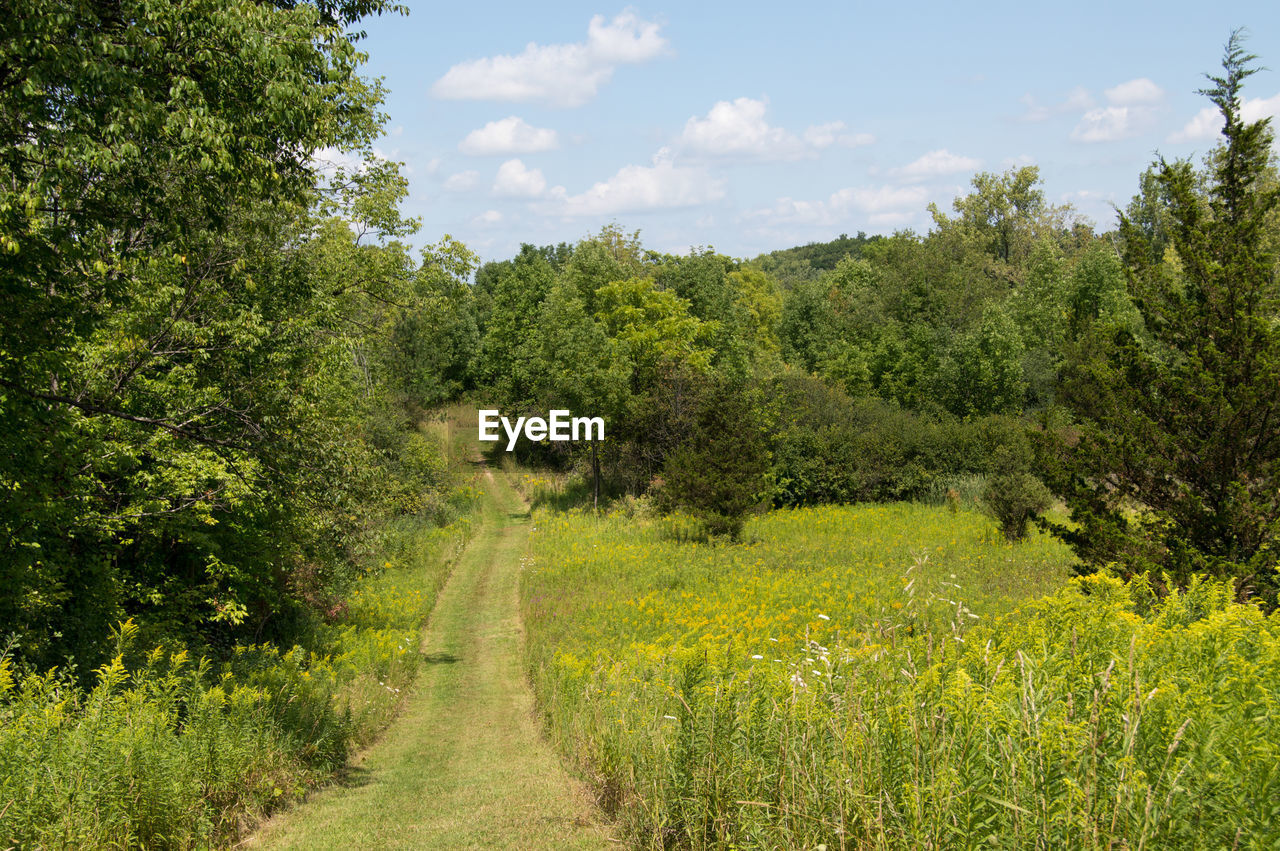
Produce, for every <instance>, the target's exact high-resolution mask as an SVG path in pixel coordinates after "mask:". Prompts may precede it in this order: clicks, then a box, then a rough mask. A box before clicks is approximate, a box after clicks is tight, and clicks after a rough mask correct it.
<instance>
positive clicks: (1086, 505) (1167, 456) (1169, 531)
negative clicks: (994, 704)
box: [1044, 34, 1280, 603]
mask: <svg viewBox="0 0 1280 851" xmlns="http://www.w3.org/2000/svg"><path fill="white" fill-rule="evenodd" d="M1252 60H1253V57H1252V56H1249V55H1246V54H1245V53H1244V50H1243V48H1242V47H1241V44H1240V37H1239V34H1236V35H1234V36H1233V37H1232V39H1231V41H1230V42H1229V43H1228V45H1227V48H1226V55H1225V58H1224V61H1223V68H1224V71H1223V76H1220V77H1217V76H1210V77H1209V80H1210V82H1211V83H1212V84H1213V85H1212V87H1211V88H1209V89H1207V90H1205V91H1204V94H1206V95H1207V96H1208V97H1209V99H1210V100H1211V101H1212V102H1213V103H1214V105H1215V106H1217V107H1218V109H1219V111H1220V112H1221V114H1222V116H1223V119H1224V122H1225V129H1224V131H1223V132H1224V140H1223V143H1222V146H1221V147H1220V148H1219V149H1218V150H1216V151H1215V152H1214V153H1213V154H1212V155H1211V156H1210V158H1209V160H1208V163H1207V171H1206V172H1205V173H1204V174H1203V175H1201V174H1197V172H1196V171H1195V170H1194V169H1193V168H1192V166H1191V164H1190V163H1187V162H1173V163H1170V162H1166V161H1164V160H1160V161H1159V162H1158V163H1157V166H1156V172H1155V177H1154V179H1155V180H1156V181H1157V183H1158V186H1159V192H1158V193H1155V194H1157V195H1159V196H1162V197H1164V198H1167V200H1168V208H1167V215H1165V216H1161V217H1159V219H1160V220H1161V221H1166V222H1167V224H1168V229H1167V239H1168V244H1169V245H1170V246H1171V249H1172V250H1171V251H1166V252H1165V253H1164V255H1163V256H1156V252H1155V250H1154V248H1153V246H1152V240H1154V239H1158V238H1165V237H1163V236H1161V235H1162V234H1164V233H1165V226H1164V225H1161V226H1160V228H1159V229H1157V231H1153V230H1152V227H1151V226H1150V223H1144V222H1143V221H1133V220H1131V219H1129V218H1128V216H1122V217H1121V233H1122V235H1123V238H1124V245H1125V249H1126V253H1125V258H1124V260H1125V266H1126V272H1127V275H1128V282H1129V289H1130V293H1131V295H1132V297H1133V301H1134V305H1135V307H1136V309H1137V311H1138V313H1139V314H1140V316H1141V321H1142V326H1141V332H1140V333H1134V332H1133V331H1132V330H1130V329H1129V328H1123V327H1121V328H1117V327H1115V326H1114V325H1113V326H1110V327H1108V326H1103V327H1098V328H1096V330H1095V332H1094V333H1093V334H1091V335H1086V336H1085V337H1084V338H1083V339H1082V340H1081V342H1080V343H1079V345H1078V346H1077V347H1076V348H1075V349H1074V350H1073V354H1072V360H1071V363H1070V364H1069V370H1068V376H1067V382H1066V384H1065V386H1064V390H1063V401H1064V403H1065V404H1066V405H1068V406H1069V407H1070V409H1071V410H1072V412H1073V413H1074V414H1075V415H1076V417H1077V418H1078V422H1079V425H1078V428H1077V429H1076V430H1075V434H1073V435H1071V436H1065V435H1057V436H1056V439H1050V440H1047V441H1046V443H1045V448H1044V456H1045V464H1046V466H1047V468H1048V470H1049V477H1048V481H1049V483H1050V485H1051V487H1052V488H1053V489H1054V490H1055V491H1056V492H1057V493H1058V494H1060V495H1061V496H1062V497H1063V499H1064V500H1065V501H1066V502H1067V504H1068V506H1069V507H1070V508H1071V515H1072V519H1073V520H1074V521H1075V523H1076V524H1077V525H1076V527H1075V528H1073V529H1066V528H1064V527H1060V528H1059V531H1060V533H1061V534H1063V535H1064V537H1066V538H1067V539H1068V540H1070V541H1071V542H1072V543H1073V545H1074V546H1075V547H1076V549H1077V550H1078V551H1079V552H1080V554H1081V556H1082V557H1084V558H1086V559H1087V560H1088V561H1089V562H1090V563H1091V564H1094V565H1097V564H1103V563H1107V562H1110V561H1113V560H1119V561H1121V562H1122V563H1123V568H1122V569H1123V570H1124V571H1125V572H1126V574H1128V573H1137V572H1142V571H1144V570H1156V571H1157V572H1158V573H1160V572H1162V573H1163V574H1164V575H1167V576H1168V577H1169V580H1170V581H1172V582H1174V583H1176V584H1179V585H1185V584H1186V583H1187V582H1188V581H1189V578H1190V576H1191V575H1192V574H1193V573H1208V574H1210V575H1213V576H1217V577H1235V578H1236V579H1237V580H1238V581H1239V582H1240V583H1241V585H1242V591H1243V592H1244V593H1258V594H1261V595H1262V596H1263V597H1264V598H1265V599H1267V600H1268V601H1270V602H1272V603H1274V600H1275V597H1274V594H1275V590H1276V587H1277V582H1278V580H1280V575H1278V574H1277V567H1280V562H1277V543H1278V540H1277V534H1278V533H1280V501H1277V499H1276V485H1277V482H1280V408H1278V406H1280V395H1278V394H1277V393H1276V388H1277V387H1280V326H1278V325H1277V324H1276V321H1275V317H1276V315H1277V311H1278V310H1280V291H1277V287H1276V280H1277V278H1276V268H1277V259H1278V255H1277V253H1276V246H1275V245H1274V240H1273V238H1272V236H1271V234H1270V233H1269V230H1270V228H1271V227H1272V226H1273V223H1274V222H1273V219H1272V217H1273V215H1274V211H1275V210H1276V208H1277V205H1280V190H1277V188H1276V186H1275V184H1274V182H1273V181H1272V180H1271V179H1270V177H1269V169H1270V161H1271V156H1272V154H1271V143H1272V138H1273V136H1272V132H1271V128H1270V124H1269V121H1268V120H1263V121H1258V122H1255V123H1252V124H1246V123H1244V121H1243V119H1242V117H1241V101H1240V97H1241V94H1240V92H1241V86H1242V84H1243V82H1244V80H1245V79H1246V78H1247V77H1248V76H1249V75H1251V74H1252V73H1253V72H1254V70H1255V69H1254V68H1252V67H1251V65H1250V63H1251V62H1252ZM1053 437H1054V436H1053V435H1050V438H1053ZM1134 509H1136V510H1134Z"/></svg>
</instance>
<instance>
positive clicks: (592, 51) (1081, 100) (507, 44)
mask: <svg viewBox="0 0 1280 851" xmlns="http://www.w3.org/2000/svg"><path fill="white" fill-rule="evenodd" d="M408 5H409V8H410V13H409V14H408V16H398V15H387V16H382V17H377V18H370V19H367V20H365V21H362V22H361V23H360V24H359V28H360V29H362V30H364V31H365V33H366V36H365V38H364V39H362V40H361V42H360V49H361V50H363V51H365V52H367V53H368V54H369V60H368V63H367V64H366V66H365V69H364V72H365V74H366V76H372V77H381V78H382V79H383V83H384V85H385V86H386V88H387V95H386V102H385V105H384V107H383V108H384V111H385V112H386V113H387V116H388V118H387V122H386V125H385V135H384V136H383V138H381V139H379V140H378V141H377V143H376V146H375V148H376V152H377V153H378V154H379V155H382V156H385V157H387V158H389V159H392V160H396V161H399V162H401V163H403V164H404V168H403V173H404V174H405V175H406V176H407V178H408V180H409V184H410V192H409V197H408V198H407V199H406V201H405V203H404V204H403V209H404V211H405V212H406V214H408V215H410V216H416V217H418V218H420V219H421V221H422V229H421V232H420V233H419V234H418V235H417V236H416V237H415V240H414V241H415V243H416V244H417V245H419V246H422V245H426V244H428V243H432V242H435V241H437V240H439V239H440V238H441V237H443V236H444V235H446V234H448V235H450V236H452V237H454V238H456V239H459V240H461V241H462V242H464V243H465V244H466V245H467V246H468V247H470V248H471V250H473V251H474V252H476V253H477V254H478V255H480V257H481V259H482V260H497V259H504V258H507V257H510V256H512V255H514V254H515V253H516V251H517V250H518V249H519V246H520V244H521V243H532V244H535V245H545V244H554V243H559V242H576V241H577V240H579V239H582V238H584V237H586V236H588V235H590V234H592V233H596V232H598V231H599V230H600V229H601V228H602V227H604V226H606V225H609V224H613V223H616V224H617V225H618V226H620V227H621V228H623V230H625V231H627V232H632V231H637V230H638V231H640V236H641V239H642V241H643V242H644V244H645V246H646V247H648V248H651V249H655V250H658V251H665V252H671V253H688V252H689V251H690V250H691V249H694V248H697V249H702V248H708V247H709V248H714V249H715V250H717V251H719V252H721V253H724V254H728V255H730V256H733V257H741V258H749V257H754V256H756V255H758V254H760V253H763V252H767V251H772V250H775V249H780V248H787V247H790V246H793V245H801V244H804V243H807V242H814V241H825V240H829V239H833V238H835V237H837V236H839V235H840V234H842V233H847V234H850V235H853V234H856V233H857V232H859V231H865V232H866V233H868V234H872V233H884V234H889V233H893V232H895V231H898V230H904V229H912V230H914V231H916V232H917V233H925V232H927V231H928V230H929V227H930V223H931V221H932V219H931V217H930V214H929V211H928V206H929V204H930V203H936V204H937V205H938V206H939V207H941V208H942V209H943V210H949V209H950V206H951V202H952V200H953V199H954V198H956V197H957V196H958V195H962V194H964V193H965V192H966V191H967V188H968V186H969V181H970V180H971V179H972V178H973V176H974V174H976V173H978V172H983V171H986V172H995V173H1000V172H1004V171H1006V170H1008V169H1010V168H1013V167H1018V166H1022V165H1035V166H1038V167H1039V169H1040V174H1041V177H1042V179H1043V183H1042V189H1043V190H1044V192H1045V194H1046V197H1047V198H1048V199H1049V200H1050V201H1051V202H1052V203H1055V204H1070V205H1072V207H1074V208H1075V210H1076V211H1077V212H1078V213H1079V214H1080V215H1082V216H1083V217H1085V218H1087V219H1088V220H1090V221H1091V222H1092V223H1093V224H1094V225H1095V227H1097V228H1098V229H1099V230H1105V229H1110V228H1111V227H1113V226H1114V224H1115V220H1116V212H1115V207H1116V206H1119V207H1124V206H1125V205H1126V204H1127V203H1128V201H1129V199H1130V198H1131V197H1132V196H1133V194H1134V192H1135V191H1136V188H1137V185H1138V178H1139V175H1140V174H1141V172H1142V171H1143V169H1145V168H1146V167H1147V166H1149V165H1150V164H1151V162H1152V161H1153V160H1154V159H1155V158H1156V157H1158V156H1163V157H1165V158H1167V159H1174V158H1179V157H1191V158H1194V159H1196V160H1199V159H1200V158H1201V157H1203V155H1204V154H1205V152H1206V151H1208V150H1209V149H1210V148H1211V147H1212V146H1213V144H1214V142H1215V139H1216V138H1217V134H1218V132H1219V125H1218V123H1217V122H1216V121H1215V114H1214V112H1213V111H1212V109H1211V108H1210V104H1209V102H1208V101H1207V100H1206V99H1205V98H1204V97H1203V96H1201V95H1198V94H1197V93H1196V91H1197V89H1200V88H1203V87H1204V86H1205V84H1206V80H1205V78H1204V74H1205V72H1211V73H1216V72H1218V71H1220V70H1221V60H1222V53H1223V46H1224V44H1225V43H1226V41H1227V38H1228V37H1229V35H1230V34H1231V32H1232V31H1233V30H1234V29H1237V28H1241V27H1244V28H1246V29H1247V32H1248V40H1247V41H1246V42H1245V46H1246V48H1247V49H1248V50H1249V52H1251V53H1255V54H1257V55H1258V57H1259V64H1260V65H1262V66H1270V67H1272V68H1276V69H1280V4H1278V3H1275V2H1274V0H1273V2H1236V3H1233V2H1219V3H1208V2H1201V3H1194V4H1193V3H1185V2H1180V0H1174V2H1163V3H1141V4H1139V3H1127V4H1118V5H1117V4H1114V3H1098V2H1072V3H1058V4H1053V5H1052V6H1048V5H1046V6H1045V7H1044V8H1037V7H1036V6H1035V5H1033V4H1029V3H1025V2H1022V3H1012V2H984V3H982V4H966V3H956V2H954V0H952V2H947V3H912V2H899V3H877V4H867V3H859V2H846V3H838V4H837V3H804V2H799V3H790V4H786V3H777V2H774V3H770V4H767V5H766V4H762V3H755V2H750V1H749V0H736V1H735V2H732V3H729V2H696V3H689V2H685V3H679V4H662V3H655V4H649V3H646V4H644V5H619V4H614V5H607V4H605V3H603V2H601V0H594V1H593V2H561V3H555V4H530V3H510V2H484V3H471V4H463V3H455V4H425V3H414V2H410V3H408ZM446 5H447V6H448V8H442V6H446ZM1245 96H1246V103H1245V112H1246V117H1251V118H1257V117H1261V116H1263V115H1277V114H1280V71H1271V70H1262V71H1259V72H1258V73H1257V74H1255V75H1254V76H1253V77H1251V78H1250V79H1249V80H1248V81H1247V82H1246V84H1245ZM1277 123H1280V122H1277ZM335 156H338V155H335Z"/></svg>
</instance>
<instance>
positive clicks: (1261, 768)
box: [522, 505, 1280, 848]
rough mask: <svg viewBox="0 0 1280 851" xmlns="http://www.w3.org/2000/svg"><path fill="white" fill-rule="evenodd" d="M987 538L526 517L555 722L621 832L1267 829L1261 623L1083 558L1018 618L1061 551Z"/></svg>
mask: <svg viewBox="0 0 1280 851" xmlns="http://www.w3.org/2000/svg"><path fill="white" fill-rule="evenodd" d="M985 528H987V527H986V524H985V521H983V519H982V518H981V517H980V516H979V515H975V514H973V513H970V512H966V511H961V512H960V513H959V514H957V515H954V516H953V515H951V514H950V513H948V512H947V511H946V510H945V509H942V508H924V507H920V506H907V505H897V506H876V507H867V508H858V509H848V508H830V507H827V508H818V509H803V510H797V511H783V512H775V513H774V514H772V515H770V516H769V517H767V518H762V519H760V520H757V521H754V522H753V524H752V526H751V535H752V537H753V538H756V539H758V540H759V541H760V543H759V544H758V545H757V546H755V547H752V548H744V549H738V548H723V547H720V548H716V547H703V546H700V545H692V546H690V545H683V546H681V545H676V544H672V543H664V542H662V541H660V540H658V539H657V537H656V534H655V530H654V529H653V527H651V526H650V527H646V525H645V524H643V523H639V524H638V523H637V522H636V521H635V520H633V519H624V518H622V517H618V518H611V519H609V520H607V521H605V522H603V523H599V522H591V521H588V520H587V519H586V518H580V517H576V516H572V515H570V516H564V515H559V516H552V515H542V516H540V517H539V519H538V532H537V534H536V536H535V541H534V556H533V558H534V561H533V565H532V568H531V570H530V571H529V573H527V574H526V578H525V581H524V583H523V588H522V599H523V605H524V610H525V616H526V623H528V624H529V631H530V632H529V647H530V653H531V658H530V665H531V670H532V674H533V678H534V682H535V686H536V689H537V694H538V698H539V704H540V706H541V708H542V711H543V713H544V715H545V717H546V718H547V721H548V723H549V724H550V728H551V731H552V735H553V737H554V739H555V740H556V742H557V743H558V744H559V746H560V747H561V748H562V750H563V751H564V752H565V753H566V754H567V755H569V757H570V758H571V759H574V760H575V761H576V762H577V763H578V764H579V765H580V766H582V768H583V770H584V771H586V772H588V773H589V776H592V777H593V778H595V782H596V787H597V789H598V791H599V793H600V795H601V799H602V801H604V803H605V805H606V806H607V807H609V808H611V809H612V811H614V812H615V814H616V816H617V818H618V820H619V822H620V823H621V824H622V825H623V826H624V827H625V828H626V829H627V830H628V832H629V833H630V834H631V836H632V839H633V841H634V842H635V843H636V844H637V845H638V846H640V847H653V848H663V847H672V846H687V847H692V848H710V847H727V846H738V847H746V846H751V847H792V848H800V847H810V848H811V847H818V846H819V845H825V846H826V847H828V848H838V847H841V846H844V847H867V848H895V847H980V846H981V847H987V846H991V845H995V846H999V847H1085V848H1108V847H1115V846H1117V845H1120V844H1123V845H1126V846H1128V847H1138V846H1140V845H1145V846H1147V847H1201V846H1203V847H1229V846H1231V845H1233V844H1236V843H1238V844H1239V845H1241V846H1246V845H1248V846H1259V847H1262V846H1268V845H1271V844H1274V843H1275V842H1276V840H1277V837H1278V836H1280V825H1277V823H1276V821H1275V815H1274V812H1273V810H1274V807H1273V804H1272V801H1273V798H1274V795H1273V789H1274V784H1275V781H1276V765H1277V764H1280V752H1278V751H1277V744H1276V743H1277V742H1278V741H1280V729H1277V726H1276V719H1277V718H1280V715H1278V714H1277V709H1278V708H1280V692H1277V688H1276V683H1277V682H1278V681H1280V680H1277V673H1280V667H1278V666H1280V621H1278V620H1277V616H1276V615H1272V616H1269V617H1268V616H1264V615H1263V614H1262V613H1261V612H1260V611H1259V610H1258V609H1257V608H1256V607H1254V606H1252V605H1241V604H1236V603H1233V602H1232V601H1231V598H1232V596H1233V595H1232V591H1231V589H1230V587H1229V586H1224V585H1222V584H1219V583H1211V582H1206V583H1193V584H1192V585H1191V586H1190V587H1189V588H1188V590H1187V591H1186V593H1185V594H1176V593H1175V594H1173V595H1171V596H1170V597H1168V598H1167V599H1165V600H1164V601H1162V602H1159V603H1154V602H1153V599H1152V595H1151V589H1150V587H1149V586H1147V585H1146V584H1145V583H1143V582H1141V581H1134V582H1132V583H1128V584H1125V583H1122V582H1121V581H1119V580H1117V579H1115V578H1112V577H1110V576H1106V575H1101V574H1099V575H1097V576H1094V577H1090V578H1088V579H1086V580H1082V581H1081V585H1080V587H1079V588H1078V589H1077V588H1071V589H1067V590H1062V591H1059V592H1058V593H1056V594H1055V595H1054V596H1051V597H1047V598H1044V599H1042V600H1039V601H1036V602H1023V603H1022V604H1021V606H1019V607H1017V608H1013V601H1009V600H1002V599H1000V596H1001V593H1002V592H1003V593H1009V594H1010V595H1011V596H1014V597H1015V598H1016V599H1017V600H1021V601H1026V600H1027V599H1028V598H1029V597H1031V596H1034V595H1036V594H1039V593H1044V592H1046V591H1050V590H1052V589H1053V588H1055V587H1056V586H1058V584H1059V583H1060V582H1061V581H1062V576H1063V573H1064V572H1065V571H1066V569H1067V562H1068V560H1069V559H1068V555H1067V553H1066V552H1065V551H1064V548H1062V547H1061V546H1060V545H1057V544H1056V543H1055V542H1053V541H1052V540H1050V539H1048V538H1047V537H1045V536H1042V535H1039V534H1037V535H1036V536H1035V537H1034V539H1033V541H1032V542H1030V543H1028V544H1023V545H1021V546H1019V547H1018V548H1016V549H1013V548H1011V547H1010V545H1009V544H1006V543H1003V542H996V541H993V540H992V539H991V538H990V537H988V536H987V535H988V533H987V532H985V531H983V530H984V529H985ZM908 530H909V531H908ZM1033 553H1034V555H1033ZM953 574H954V577H953ZM1032 576H1034V577H1035V578H1034V579H1033V580H1032V581H1028V579H1030V578H1031V577H1032ZM1082 592H1083V593H1082ZM974 615H977V617H974ZM1223 742H1230V743H1231V747H1230V748H1229V749H1224V748H1223V747H1222V743H1223Z"/></svg>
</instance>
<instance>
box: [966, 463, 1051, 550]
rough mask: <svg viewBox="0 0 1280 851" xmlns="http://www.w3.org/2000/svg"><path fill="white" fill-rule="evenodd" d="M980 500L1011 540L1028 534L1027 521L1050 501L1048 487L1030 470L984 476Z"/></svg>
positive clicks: (1048, 504)
mask: <svg viewBox="0 0 1280 851" xmlns="http://www.w3.org/2000/svg"><path fill="white" fill-rule="evenodd" d="M982 501H983V504H984V505H985V506H986V508H987V510H988V511H990V512H991V514H992V516H994V517H995V518H996V520H997V521H998V522H999V523H1000V531H1001V532H1003V533H1004V536H1005V537H1006V538H1008V539H1009V540H1010V541H1021V540H1022V539H1023V538H1025V537H1026V536H1027V524H1028V523H1029V522H1030V521H1031V519H1032V518H1033V517H1035V516H1036V515H1037V514H1039V513H1040V512H1042V511H1044V510H1045V509H1046V508H1048V507H1049V506H1050V505H1052V504H1053V497H1052V496H1051V495H1050V493H1049V489H1048V488H1046V487H1045V486H1044V485H1043V484H1041V482H1040V480H1039V479H1037V478H1036V477H1035V476H1033V475H1031V474H1030V473H1025V472H1023V473H1006V474H1003V475H996V476H992V477H991V478H990V479H988V480H987V489H986V491H985V492H984V493H983V494H982Z"/></svg>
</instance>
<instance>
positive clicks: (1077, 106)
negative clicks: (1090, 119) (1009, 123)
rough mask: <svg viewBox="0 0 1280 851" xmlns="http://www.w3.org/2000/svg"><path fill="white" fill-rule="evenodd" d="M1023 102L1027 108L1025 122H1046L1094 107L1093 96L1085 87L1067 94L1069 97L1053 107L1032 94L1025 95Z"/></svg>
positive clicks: (1023, 116)
mask: <svg viewBox="0 0 1280 851" xmlns="http://www.w3.org/2000/svg"><path fill="white" fill-rule="evenodd" d="M1021 100H1022V102H1023V103H1024V104H1026V107H1027V111H1026V112H1025V113H1023V115H1022V120H1023V121H1045V120H1047V119H1049V118H1051V117H1053V116H1055V115H1061V114H1062V113H1064V112H1080V111H1081V110H1086V109H1092V108H1093V105H1094V101H1093V96H1092V95H1090V94H1089V92H1088V90H1087V89H1085V88H1084V87H1083V86H1076V87H1075V88H1074V89H1072V90H1071V91H1069V92H1067V96H1066V97H1065V98H1064V99H1063V100H1061V101H1059V102H1058V103H1056V104H1053V105H1052V106H1045V105H1043V104H1041V103H1040V102H1039V101H1037V100H1036V99H1035V97H1034V96H1033V95H1031V94H1025V95H1023V96H1022V98H1021Z"/></svg>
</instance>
